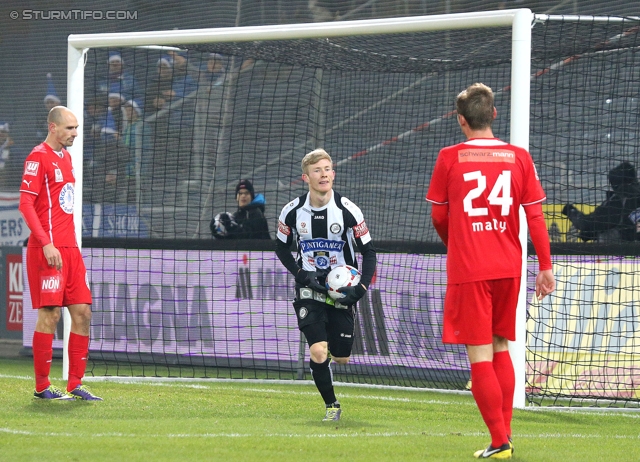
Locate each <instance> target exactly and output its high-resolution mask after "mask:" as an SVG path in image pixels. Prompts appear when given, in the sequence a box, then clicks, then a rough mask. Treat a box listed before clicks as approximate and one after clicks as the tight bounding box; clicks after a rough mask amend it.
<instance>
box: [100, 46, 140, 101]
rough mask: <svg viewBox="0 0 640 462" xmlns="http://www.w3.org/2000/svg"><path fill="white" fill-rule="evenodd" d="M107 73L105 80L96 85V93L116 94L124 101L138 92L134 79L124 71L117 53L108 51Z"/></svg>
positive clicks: (119, 55) (122, 63)
mask: <svg viewBox="0 0 640 462" xmlns="http://www.w3.org/2000/svg"><path fill="white" fill-rule="evenodd" d="M107 63H108V64H109V73H108V75H107V79H106V80H103V81H102V82H100V83H99V84H98V92H100V93H102V94H104V95H108V94H110V93H117V94H119V95H122V97H123V98H124V99H126V100H128V99H132V98H133V97H134V92H138V87H137V84H136V81H135V79H134V78H133V76H132V75H131V74H129V73H128V72H126V71H125V70H124V61H123V60H122V55H121V54H120V53H119V52H117V51H110V52H109V58H108V60H107Z"/></svg>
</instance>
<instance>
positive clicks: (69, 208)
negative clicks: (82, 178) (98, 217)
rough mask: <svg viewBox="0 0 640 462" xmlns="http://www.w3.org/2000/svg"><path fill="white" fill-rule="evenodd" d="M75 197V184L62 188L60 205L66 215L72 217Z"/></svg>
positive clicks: (68, 184) (59, 199) (59, 198)
mask: <svg viewBox="0 0 640 462" xmlns="http://www.w3.org/2000/svg"><path fill="white" fill-rule="evenodd" d="M74 195H75V189H74V187H73V183H67V184H65V185H64V186H63V187H62V190H61V191H60V196H59V197H58V202H59V203H60V208H61V209H62V211H63V212H64V213H66V214H69V215H71V214H72V213H73V197H74Z"/></svg>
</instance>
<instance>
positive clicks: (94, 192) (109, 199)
mask: <svg viewBox="0 0 640 462" xmlns="http://www.w3.org/2000/svg"><path fill="white" fill-rule="evenodd" d="M130 162H131V154H130V151H129V149H128V148H127V147H126V146H124V145H123V144H122V143H121V142H120V137H119V136H118V135H117V134H116V133H114V130H113V129H112V128H108V127H105V128H103V130H102V134H101V136H100V139H99V140H98V142H97V144H96V146H95V148H94V151H93V163H92V169H91V171H90V172H88V173H90V176H91V177H92V181H91V183H90V186H91V193H90V194H89V197H88V199H89V201H90V202H91V203H94V204H114V203H126V202H127V200H128V198H129V197H128V194H129V182H128V179H127V174H126V172H127V166H128V165H129V163H130ZM88 176H89V175H88Z"/></svg>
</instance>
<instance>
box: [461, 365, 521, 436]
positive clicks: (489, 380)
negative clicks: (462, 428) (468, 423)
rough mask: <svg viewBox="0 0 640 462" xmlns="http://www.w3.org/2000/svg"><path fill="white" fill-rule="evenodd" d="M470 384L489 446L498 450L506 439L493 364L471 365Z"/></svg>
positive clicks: (500, 391) (499, 390)
mask: <svg viewBox="0 0 640 462" xmlns="http://www.w3.org/2000/svg"><path fill="white" fill-rule="evenodd" d="M471 384H472V385H471V393H472V394H473V397H474V398H475V400H476V404H477V405H478V409H479V410H480V414H481V415H482V418H483V419H484V423H485V424H486V425H487V427H488V428H489V433H491V446H493V447H494V448H499V447H500V446H502V445H503V444H506V443H507V442H508V439H507V431H506V429H505V425H504V420H503V414H502V402H503V397H502V390H501V387H500V383H499V382H498V378H497V377H496V373H495V371H494V369H493V363H491V362H489V361H482V362H478V363H473V364H471ZM512 399H513V398H512Z"/></svg>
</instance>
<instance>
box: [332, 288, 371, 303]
mask: <svg viewBox="0 0 640 462" xmlns="http://www.w3.org/2000/svg"><path fill="white" fill-rule="evenodd" d="M338 292H340V293H341V294H345V296H344V297H342V298H339V299H338V300H336V301H338V302H340V303H341V304H343V305H355V304H356V303H357V302H358V300H360V299H361V298H362V297H364V294H366V293H367V289H365V288H364V286H363V285H362V284H358V285H355V286H349V287H340V288H339V289H338Z"/></svg>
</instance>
